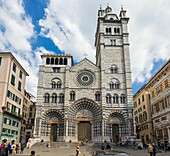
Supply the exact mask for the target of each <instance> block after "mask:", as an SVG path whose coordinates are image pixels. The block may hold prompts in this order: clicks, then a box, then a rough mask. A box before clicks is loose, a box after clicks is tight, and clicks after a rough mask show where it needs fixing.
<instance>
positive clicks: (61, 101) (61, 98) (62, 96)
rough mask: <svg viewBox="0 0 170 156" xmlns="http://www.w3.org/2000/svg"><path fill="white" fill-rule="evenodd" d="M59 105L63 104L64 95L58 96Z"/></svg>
mask: <svg viewBox="0 0 170 156" xmlns="http://www.w3.org/2000/svg"><path fill="white" fill-rule="evenodd" d="M59 103H64V94H60V95H59Z"/></svg>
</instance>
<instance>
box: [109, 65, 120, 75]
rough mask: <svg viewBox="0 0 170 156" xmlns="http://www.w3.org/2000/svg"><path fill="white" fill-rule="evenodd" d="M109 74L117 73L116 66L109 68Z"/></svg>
mask: <svg viewBox="0 0 170 156" xmlns="http://www.w3.org/2000/svg"><path fill="white" fill-rule="evenodd" d="M110 72H111V73H112V74H116V73H118V68H117V66H116V65H112V66H111V68H110Z"/></svg>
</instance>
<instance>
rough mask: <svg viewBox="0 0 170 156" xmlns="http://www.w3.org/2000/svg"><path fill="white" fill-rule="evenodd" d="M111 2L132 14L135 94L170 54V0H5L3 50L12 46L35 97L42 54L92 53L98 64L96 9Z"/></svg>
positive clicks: (0, 30)
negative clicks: (95, 39)
mask: <svg viewBox="0 0 170 156" xmlns="http://www.w3.org/2000/svg"><path fill="white" fill-rule="evenodd" d="M107 3H109V5H110V6H111V7H112V9H113V12H114V13H116V14H118V15H119V11H120V8H121V5H123V6H124V9H126V10H127V16H128V17H130V21H129V25H128V29H129V35H130V38H129V40H130V57H131V66H132V81H133V93H135V92H136V91H137V90H138V89H139V88H140V87H141V86H142V85H143V84H144V83H147V81H148V79H149V78H151V77H152V75H154V74H155V73H156V71H157V70H159V68H160V67H161V66H162V65H163V64H164V63H165V62H166V61H167V59H168V58H169V56H170V51H169V49H170V42H169V38H170V28H169V24H170V20H168V18H169V16H170V11H169V8H168V6H170V2H169V1H168V0H159V1H156V2H155V0H150V1H148V0H138V4H136V0H128V1H127V0H114V1H113V0H93V1H91V0H69V1H68V0H62V1H61V0H60V1H59V0H34V1H31V0H1V1H0V51H4V52H5V51H11V52H12V53H13V54H14V55H15V57H16V58H17V59H18V60H19V62H20V63H21V65H22V66H23V67H24V68H25V69H26V71H27V72H28V73H29V75H30V76H29V77H28V78H27V84H26V89H27V90H28V91H29V92H31V93H32V94H33V95H35V96H36V87H37V82H38V65H39V64H41V58H40V55H41V54H43V53H67V54H72V55H73V58H74V61H75V62H79V61H80V60H82V59H83V58H84V56H83V54H84V53H87V54H88V57H87V58H88V59H90V60H91V61H92V62H94V63H95V47H94V38H95V30H96V22H97V11H98V9H99V7H100V5H102V7H103V8H105V7H106V6H107Z"/></svg>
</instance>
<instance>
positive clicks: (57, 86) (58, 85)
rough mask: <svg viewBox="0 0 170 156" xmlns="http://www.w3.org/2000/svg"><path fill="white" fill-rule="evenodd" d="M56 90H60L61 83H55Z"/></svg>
mask: <svg viewBox="0 0 170 156" xmlns="http://www.w3.org/2000/svg"><path fill="white" fill-rule="evenodd" d="M56 88H58V89H59V88H61V82H60V81H58V82H57V84H56Z"/></svg>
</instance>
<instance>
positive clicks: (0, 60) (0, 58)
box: [0, 57, 2, 65]
mask: <svg viewBox="0 0 170 156" xmlns="http://www.w3.org/2000/svg"><path fill="white" fill-rule="evenodd" d="M1 63H2V57H0V65H1Z"/></svg>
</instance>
